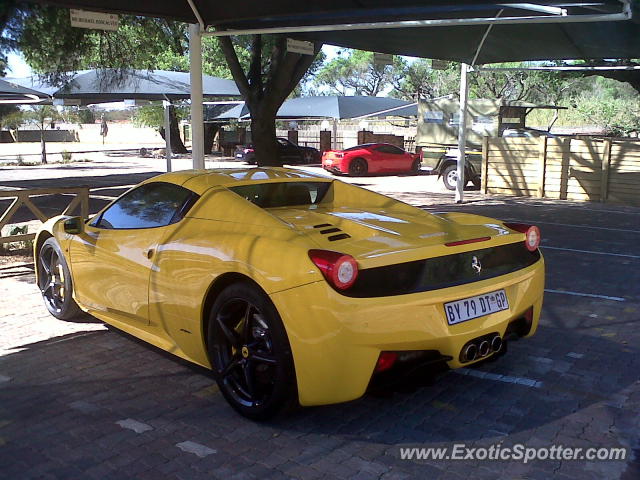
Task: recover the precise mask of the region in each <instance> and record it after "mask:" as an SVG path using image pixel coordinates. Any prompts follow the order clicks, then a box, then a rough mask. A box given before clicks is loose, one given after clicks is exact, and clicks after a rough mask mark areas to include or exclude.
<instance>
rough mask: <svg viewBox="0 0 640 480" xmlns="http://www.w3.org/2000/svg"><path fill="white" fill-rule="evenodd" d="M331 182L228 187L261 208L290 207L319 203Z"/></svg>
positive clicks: (277, 183)
mask: <svg viewBox="0 0 640 480" xmlns="http://www.w3.org/2000/svg"><path fill="white" fill-rule="evenodd" d="M330 185H331V182H276V183H257V184H252V185H241V186H238V187H229V190H231V191H232V192H234V193H236V194H238V195H240V196H241V197H243V198H244V199H245V200H248V201H250V202H251V203H253V204H255V205H257V206H259V207H261V208H276V207H292V206H294V205H315V204H317V203H320V202H321V201H322V199H323V198H324V196H325V195H326V194H327V190H329V186H330Z"/></svg>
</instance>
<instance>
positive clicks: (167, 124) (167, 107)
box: [162, 100, 172, 172]
mask: <svg viewBox="0 0 640 480" xmlns="http://www.w3.org/2000/svg"><path fill="white" fill-rule="evenodd" d="M162 104H163V105H164V143H165V147H164V148H165V157H166V159H167V172H170V171H171V154H172V152H171V103H170V102H169V101H168V100H163V102H162Z"/></svg>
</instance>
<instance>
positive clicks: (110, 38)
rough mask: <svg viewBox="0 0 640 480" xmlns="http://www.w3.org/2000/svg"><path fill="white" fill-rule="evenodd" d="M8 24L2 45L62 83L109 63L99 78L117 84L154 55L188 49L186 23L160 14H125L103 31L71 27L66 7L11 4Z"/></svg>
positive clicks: (179, 54)
mask: <svg viewBox="0 0 640 480" xmlns="http://www.w3.org/2000/svg"><path fill="white" fill-rule="evenodd" d="M10 24H11V28H10V29H9V30H8V31H7V30H6V29H5V31H6V36H7V37H8V38H9V39H10V40H11V45H9V44H7V45H6V46H5V49H6V48H9V46H11V47H12V48H17V49H19V50H20V51H21V52H22V53H23V55H24V57H25V60H26V61H27V63H28V64H29V65H30V66H31V68H32V69H33V70H34V71H35V72H37V73H38V74H40V75H41V76H42V77H44V79H45V80H46V81H48V82H50V83H52V84H54V85H60V86H62V85H64V84H65V83H66V82H67V81H68V80H69V79H68V78H67V77H66V75H67V72H75V71H78V70H81V69H87V68H111V69H113V70H112V71H109V73H108V74H107V73H105V74H104V78H103V79H102V81H104V82H105V84H107V85H117V84H118V82H120V81H122V79H123V76H124V74H126V73H127V71H128V70H129V69H132V68H134V69H155V68H158V65H157V62H156V59H157V58H162V59H165V58H186V55H187V53H188V51H187V45H188V39H187V33H186V32H187V28H186V25H185V24H183V23H179V22H172V21H168V20H164V19H155V18H154V19H152V18H145V17H135V16H123V17H122V21H121V24H120V27H119V28H118V31H116V32H106V31H99V30H87V29H80V28H72V27H71V25H70V21H69V14H68V11H67V10H66V9H58V8H53V7H42V6H36V5H31V6H29V7H23V8H22V9H19V8H14V10H13V16H12V20H11V22H10ZM43 44H45V45H47V48H42V45H43ZM141 47H142V48H141ZM52 66H54V67H55V68H54V69H53V70H52V68H51V67H52ZM171 119H172V121H173V123H172V127H171V128H172V131H175V132H176V133H175V134H174V135H172V136H171V148H172V150H173V151H175V152H178V153H186V152H187V150H186V148H185V146H184V144H183V143H182V140H181V138H180V136H179V135H178V134H177V132H178V125H177V120H176V118H175V116H172V117H171ZM161 125H163V124H161Z"/></svg>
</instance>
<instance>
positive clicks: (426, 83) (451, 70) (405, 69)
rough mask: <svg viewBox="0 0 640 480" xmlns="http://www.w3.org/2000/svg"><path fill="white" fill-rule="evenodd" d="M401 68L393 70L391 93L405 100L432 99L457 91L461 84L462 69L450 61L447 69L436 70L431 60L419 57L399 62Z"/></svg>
mask: <svg viewBox="0 0 640 480" xmlns="http://www.w3.org/2000/svg"><path fill="white" fill-rule="evenodd" d="M398 65H399V67H400V68H396V69H394V71H393V76H392V79H391V83H392V85H393V90H392V91H391V93H390V95H391V96H392V97H396V98H402V99H404V100H413V101H416V100H419V99H426V100H430V99H433V98H437V97H442V96H444V95H449V94H451V93H457V92H458V90H459V85H460V69H459V68H458V66H457V65H456V64H455V63H449V65H448V67H447V68H446V69H445V70H435V69H433V68H432V67H431V61H430V60H427V59H424V58H419V59H416V60H413V61H407V60H402V62H398Z"/></svg>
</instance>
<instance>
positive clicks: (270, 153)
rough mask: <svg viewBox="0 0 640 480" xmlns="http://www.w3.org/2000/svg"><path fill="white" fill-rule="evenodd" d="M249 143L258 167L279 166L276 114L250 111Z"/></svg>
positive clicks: (280, 164) (280, 160) (280, 163)
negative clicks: (251, 145)
mask: <svg viewBox="0 0 640 480" xmlns="http://www.w3.org/2000/svg"><path fill="white" fill-rule="evenodd" d="M251 143H252V144H253V148H254V150H255V154H256V160H257V164H258V166H259V167H281V166H282V159H281V158H280V150H279V149H278V142H277V141H276V115H275V113H270V112H262V111H257V112H251Z"/></svg>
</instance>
